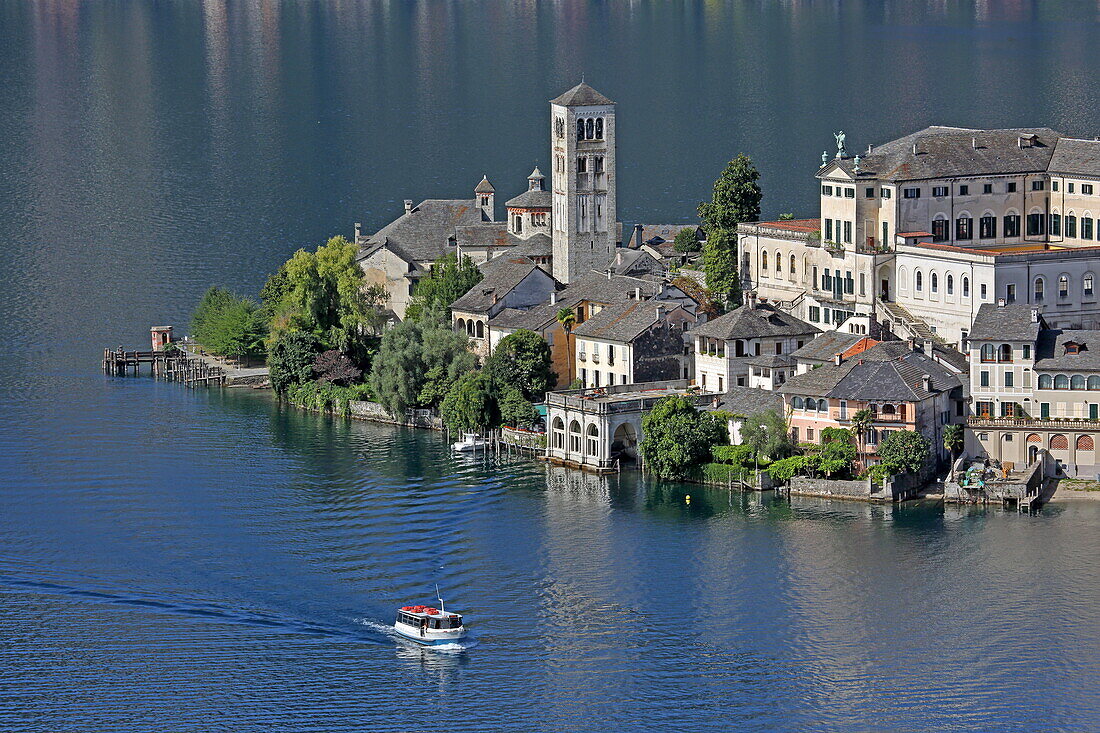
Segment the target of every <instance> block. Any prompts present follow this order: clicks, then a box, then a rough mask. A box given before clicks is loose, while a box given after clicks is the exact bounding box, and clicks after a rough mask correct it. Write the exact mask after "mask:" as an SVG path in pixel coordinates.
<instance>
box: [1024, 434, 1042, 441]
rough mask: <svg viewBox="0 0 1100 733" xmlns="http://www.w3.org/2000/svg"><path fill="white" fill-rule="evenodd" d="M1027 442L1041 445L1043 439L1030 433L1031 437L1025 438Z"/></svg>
mask: <svg viewBox="0 0 1100 733" xmlns="http://www.w3.org/2000/svg"><path fill="white" fill-rule="evenodd" d="M1027 442H1029V443H1042V442H1043V439H1042V437H1040V436H1039V434H1038V433H1032V434H1031V435H1029V436H1027Z"/></svg>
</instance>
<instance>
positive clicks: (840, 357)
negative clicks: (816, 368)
mask: <svg viewBox="0 0 1100 733" xmlns="http://www.w3.org/2000/svg"><path fill="white" fill-rule="evenodd" d="M843 363H844V354H841V353H840V352H837V353H836V354H833V364H836V365H837V366H840V365H841V364H843Z"/></svg>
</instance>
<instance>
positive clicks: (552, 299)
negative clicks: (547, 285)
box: [550, 290, 558, 305]
mask: <svg viewBox="0 0 1100 733" xmlns="http://www.w3.org/2000/svg"><path fill="white" fill-rule="evenodd" d="M557 304H558V291H557V290H551V291H550V305H557Z"/></svg>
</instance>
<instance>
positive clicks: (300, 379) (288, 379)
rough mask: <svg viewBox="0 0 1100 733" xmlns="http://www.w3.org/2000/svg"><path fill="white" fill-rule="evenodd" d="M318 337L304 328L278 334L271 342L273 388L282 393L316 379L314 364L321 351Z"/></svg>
mask: <svg viewBox="0 0 1100 733" xmlns="http://www.w3.org/2000/svg"><path fill="white" fill-rule="evenodd" d="M320 350H321V348H320V343H319V342H318V341H317V337H316V336H314V335H313V334H311V333H306V332H304V331H290V332H285V333H280V334H277V335H276V336H275V338H274V340H273V341H272V342H271V347H270V349H269V352H268V357H267V367H268V372H269V379H270V380H271V388H272V389H273V390H275V393H276V394H278V395H280V396H281V395H284V394H286V392H287V390H288V389H290V388H291V387H293V386H295V385H299V384H305V383H306V382H310V381H312V380H313V364H314V362H315V361H316V359H317V355H318V353H320Z"/></svg>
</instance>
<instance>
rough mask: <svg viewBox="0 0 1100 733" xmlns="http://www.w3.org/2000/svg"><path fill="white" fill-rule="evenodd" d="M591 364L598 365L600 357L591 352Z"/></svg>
mask: <svg viewBox="0 0 1100 733" xmlns="http://www.w3.org/2000/svg"><path fill="white" fill-rule="evenodd" d="M592 363H593V364H599V363H600V355H599V353H597V352H593V353H592Z"/></svg>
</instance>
